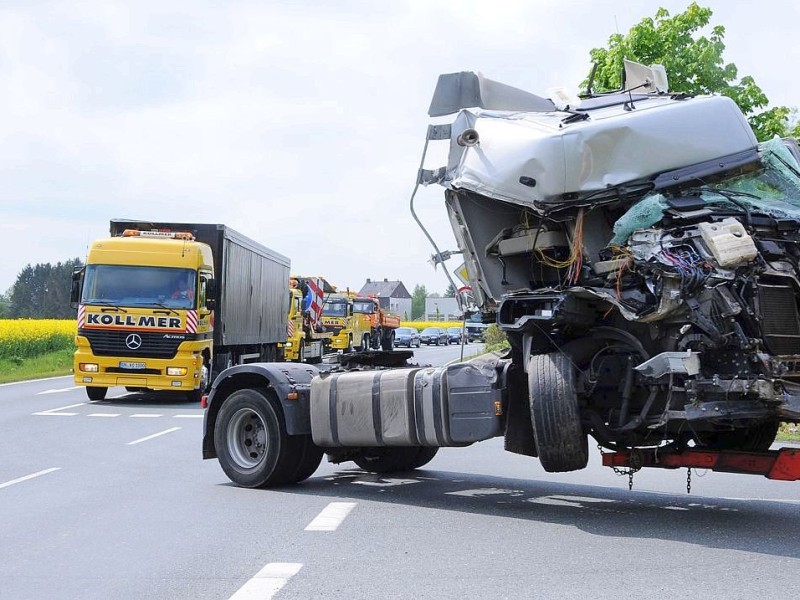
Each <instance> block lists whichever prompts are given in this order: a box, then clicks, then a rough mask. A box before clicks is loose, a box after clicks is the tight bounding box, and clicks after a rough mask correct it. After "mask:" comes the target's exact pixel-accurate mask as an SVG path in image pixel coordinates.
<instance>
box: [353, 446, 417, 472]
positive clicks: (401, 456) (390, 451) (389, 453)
mask: <svg viewBox="0 0 800 600" xmlns="http://www.w3.org/2000/svg"><path fill="white" fill-rule="evenodd" d="M419 450H420V448H419V447H418V446H414V447H403V448H368V449H366V450H365V451H364V454H363V455H362V456H359V457H358V458H355V459H353V462H354V463H356V464H357V465H358V466H359V467H361V468H362V469H364V470H365V471H369V472H370V473H391V472H393V471H408V470H410V469H414V468H416V467H414V466H412V465H413V464H414V463H415V462H416V460H417V456H418V455H419ZM431 458H433V457H431ZM423 464H424V463H423ZM420 466H421V465H420Z"/></svg>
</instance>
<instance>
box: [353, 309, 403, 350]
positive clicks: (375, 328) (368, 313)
mask: <svg viewBox="0 0 800 600" xmlns="http://www.w3.org/2000/svg"><path fill="white" fill-rule="evenodd" d="M353 312H354V313H355V314H360V315H363V316H365V317H366V318H367V319H368V320H369V333H365V335H368V336H369V343H368V344H367V346H368V347H369V348H378V347H380V348H382V349H383V350H392V349H394V330H395V329H397V328H398V327H400V317H399V316H397V315H393V314H391V313H390V312H388V311H387V310H386V309H383V308H381V307H380V302H378V299H377V298H372V297H368V298H360V297H356V298H354V299H353Z"/></svg>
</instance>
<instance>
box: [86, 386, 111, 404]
mask: <svg viewBox="0 0 800 600" xmlns="http://www.w3.org/2000/svg"><path fill="white" fill-rule="evenodd" d="M107 391H108V388H107V387H98V386H94V385H90V386H87V387H86V395H87V396H89V400H91V401H93V402H98V401H100V400H105V397H106V392H107Z"/></svg>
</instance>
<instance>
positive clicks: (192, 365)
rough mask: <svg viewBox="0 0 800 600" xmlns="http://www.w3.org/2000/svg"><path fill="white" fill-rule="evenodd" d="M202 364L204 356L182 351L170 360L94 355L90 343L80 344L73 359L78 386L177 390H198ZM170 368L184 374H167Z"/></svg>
mask: <svg viewBox="0 0 800 600" xmlns="http://www.w3.org/2000/svg"><path fill="white" fill-rule="evenodd" d="M125 363H129V364H125ZM82 364H83V365H85V364H90V365H97V367H96V368H97V370H96V371H92V370H90V369H88V368H85V367H84V368H81V365H82ZM141 365H144V366H143V367H142V366H141ZM202 366H203V361H202V357H201V355H200V354H199V353H194V352H185V351H180V350H179V351H178V353H177V354H176V355H175V357H174V358H169V359H160V358H142V357H126V356H114V357H111V356H95V355H94V354H92V352H91V350H90V349H89V347H88V346H86V347H82V346H79V347H78V350H77V351H76V352H75V355H74V361H73V368H74V378H75V385H84V386H94V387H113V386H125V387H141V388H148V389H152V390H175V391H189V390H194V389H196V388H197V387H198V386H199V385H200V370H201V368H202ZM168 368H169V369H170V370H177V372H178V373H184V374H183V375H181V374H176V375H168V374H167V369H168Z"/></svg>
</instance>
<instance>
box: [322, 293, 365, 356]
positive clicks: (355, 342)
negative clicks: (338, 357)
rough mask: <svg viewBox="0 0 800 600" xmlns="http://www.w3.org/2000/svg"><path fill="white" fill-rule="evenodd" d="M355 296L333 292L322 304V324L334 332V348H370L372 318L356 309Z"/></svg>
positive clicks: (346, 349) (332, 347)
mask: <svg viewBox="0 0 800 600" xmlns="http://www.w3.org/2000/svg"><path fill="white" fill-rule="evenodd" d="M354 300H355V297H354V296H353V295H352V294H350V293H338V294H331V295H330V296H328V297H327V298H325V302H324V303H323V305H322V325H323V326H324V327H325V329H326V330H328V331H330V332H331V333H332V336H331V340H330V347H331V349H332V350H343V351H346V352H350V351H352V350H354V349H355V348H356V347H358V348H359V349H361V350H367V349H368V348H369V335H370V320H369V316H368V315H365V314H364V313H358V312H355V310H354Z"/></svg>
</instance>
